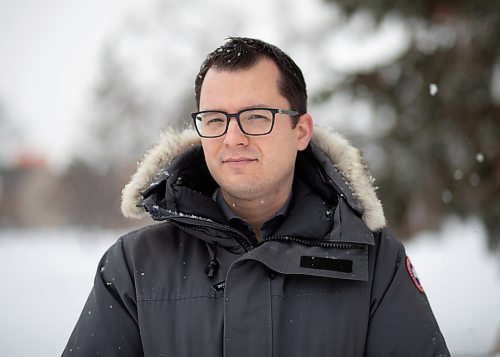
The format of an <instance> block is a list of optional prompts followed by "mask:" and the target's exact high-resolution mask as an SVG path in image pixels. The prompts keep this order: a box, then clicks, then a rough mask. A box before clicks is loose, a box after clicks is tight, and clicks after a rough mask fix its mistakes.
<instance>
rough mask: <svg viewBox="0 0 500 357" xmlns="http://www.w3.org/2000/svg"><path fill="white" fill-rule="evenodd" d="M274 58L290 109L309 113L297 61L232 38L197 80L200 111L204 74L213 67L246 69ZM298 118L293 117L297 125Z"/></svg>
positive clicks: (275, 49) (257, 42)
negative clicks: (260, 61) (264, 58)
mask: <svg viewBox="0 0 500 357" xmlns="http://www.w3.org/2000/svg"><path fill="white" fill-rule="evenodd" d="M263 57H266V58H269V59H271V60H272V61H273V62H274V63H275V64H276V66H277V67H278V69H279V72H280V80H279V90H280V93H281V95H283V96H284V97H285V98H286V99H287V100H288V102H289V103H290V108H289V109H291V110H295V111H298V112H299V114H305V113H307V91H306V83H305V81H304V76H303V75H302V71H301V70H300V68H299V67H298V66H297V64H295V62H294V61H293V60H292V59H291V58H290V57H289V56H288V55H287V54H286V53H285V52H283V51H282V50H280V49H279V48H278V47H276V46H274V45H271V44H269V43H266V42H264V41H261V40H257V39H252V38H244V37H229V38H228V39H226V43H224V44H223V45H222V46H220V47H219V48H217V49H216V50H215V51H213V52H212V53H209V54H208V56H207V58H206V59H205V61H204V62H203V64H202V65H201V68H200V71H199V72H198V74H197V76H196V79H195V81H194V83H195V86H194V91H195V97H196V106H197V108H198V109H199V108H200V95H201V86H202V85H203V81H204V80H205V75H206V74H207V72H208V70H209V69H210V68H212V67H214V68H217V69H220V70H227V71H232V70H237V69H246V68H250V67H252V66H253V65H255V64H256V63H257V62H258V60H260V59H261V58H263ZM296 121H297V117H295V118H294V120H293V124H294V125H295V123H296Z"/></svg>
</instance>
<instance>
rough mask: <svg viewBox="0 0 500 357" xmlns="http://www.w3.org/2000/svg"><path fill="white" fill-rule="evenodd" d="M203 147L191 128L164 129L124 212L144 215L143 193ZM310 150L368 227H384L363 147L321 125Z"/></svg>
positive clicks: (128, 190)
mask: <svg viewBox="0 0 500 357" xmlns="http://www.w3.org/2000/svg"><path fill="white" fill-rule="evenodd" d="M200 147H201V142H200V139H199V137H198V136H197V134H196V133H195V132H194V131H192V130H185V131H182V132H176V131H174V130H167V131H166V132H165V133H163V134H162V135H161V140H160V142H159V144H157V145H156V146H155V147H153V148H152V149H151V150H150V151H148V152H147V153H146V155H145V156H144V159H143V160H142V162H141V163H140V164H139V166H138V169H137V171H136V173H135V174H134V175H133V176H132V178H131V180H130V182H129V183H128V184H127V185H126V186H125V188H124V189H123V191H122V204H121V210H122V213H123V214H124V216H126V217H131V218H141V217H143V216H144V215H145V211H144V208H143V207H142V206H141V202H142V201H143V197H144V196H143V195H144V194H145V193H146V192H148V191H149V190H151V189H153V188H154V187H155V186H156V185H157V184H158V183H159V182H161V181H162V180H165V178H166V177H168V176H169V175H170V174H169V172H168V171H167V170H169V169H170V168H171V167H172V165H173V164H174V163H175V162H176V161H177V160H176V159H179V158H180V157H182V156H184V155H185V154H189V152H193V150H194V149H198V148H200ZM309 150H310V152H311V153H312V155H313V156H314V157H315V158H316V160H317V162H318V163H319V164H320V166H321V167H322V170H321V171H320V172H321V175H323V176H326V177H323V179H324V180H325V181H327V182H329V183H330V184H331V185H332V186H333V187H334V188H335V190H336V191H338V193H339V194H340V196H341V197H342V198H343V199H344V200H345V201H346V202H347V204H348V205H349V206H350V208H352V209H353V210H354V211H356V212H357V213H359V215H360V216H361V218H362V221H363V222H364V223H365V225H366V227H367V228H368V229H369V230H370V231H377V230H380V229H382V228H384V227H385V224H386V221H385V217H384V212H383V209H382V204H381V203H380V201H379V200H378V198H377V196H376V193H375V188H374V187H373V185H372V178H371V176H370V174H369V173H368V169H367V166H366V163H365V161H364V159H363V157H362V155H361V153H360V150H359V149H357V148H354V147H353V146H351V145H350V144H349V143H348V141H347V140H346V139H344V138H343V137H342V136H340V135H339V134H337V133H335V132H333V131H331V130H328V129H326V128H318V127H316V128H315V132H314V136H313V139H312V142H311V144H310V148H309ZM194 151H198V150H194Z"/></svg>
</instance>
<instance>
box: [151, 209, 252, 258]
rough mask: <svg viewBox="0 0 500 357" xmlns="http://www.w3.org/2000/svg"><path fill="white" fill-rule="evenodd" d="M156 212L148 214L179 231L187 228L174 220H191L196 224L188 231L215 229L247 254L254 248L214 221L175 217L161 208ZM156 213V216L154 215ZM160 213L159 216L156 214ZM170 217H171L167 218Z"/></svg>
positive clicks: (237, 233) (231, 230) (239, 235)
mask: <svg viewBox="0 0 500 357" xmlns="http://www.w3.org/2000/svg"><path fill="white" fill-rule="evenodd" d="M154 211H156V212H150V213H151V216H152V217H153V218H154V219H155V220H156V221H169V222H171V223H172V224H173V225H175V226H176V227H178V228H179V229H183V230H187V229H188V228H187V227H185V226H183V225H182V224H179V223H178V222H176V221H175V218H182V219H185V220H193V221H194V222H196V223H195V224H193V226H192V227H189V229H193V230H197V231H200V229H197V228H196V227H197V226H208V227H210V228H215V229H218V230H222V231H224V233H225V234H227V235H228V236H229V237H230V238H233V239H234V240H235V241H236V242H237V243H238V244H239V245H241V246H242V247H243V249H244V250H245V252H249V251H251V250H252V249H254V248H255V247H254V246H253V245H252V243H250V242H249V241H248V239H247V237H246V236H244V235H243V234H242V233H240V232H239V231H237V230H235V229H234V228H233V227H230V226H228V225H225V224H222V223H218V222H214V221H205V220H203V219H202V218H196V217H192V216H181V215H175V213H173V212H168V214H165V213H166V212H167V211H165V212H162V211H164V210H163V209H162V208H159V207H158V208H155V210H154ZM155 213H156V214H155ZM157 213H160V214H157ZM167 216H171V217H167Z"/></svg>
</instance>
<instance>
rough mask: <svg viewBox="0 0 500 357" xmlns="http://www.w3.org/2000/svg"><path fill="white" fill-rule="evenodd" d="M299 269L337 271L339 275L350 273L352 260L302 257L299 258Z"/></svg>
mask: <svg viewBox="0 0 500 357" xmlns="http://www.w3.org/2000/svg"><path fill="white" fill-rule="evenodd" d="M300 266H301V268H307V269H319V270H331V271H339V272H341V273H352V260H347V259H337V258H325V257H313V256H308V255H303V256H301V257H300Z"/></svg>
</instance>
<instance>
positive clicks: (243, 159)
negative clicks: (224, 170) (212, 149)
mask: <svg viewBox="0 0 500 357" xmlns="http://www.w3.org/2000/svg"><path fill="white" fill-rule="evenodd" d="M252 161H257V160H256V159H252V158H249V157H234V158H233V157H230V158H227V159H224V160H222V162H223V163H225V164H229V163H245V162H252Z"/></svg>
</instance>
